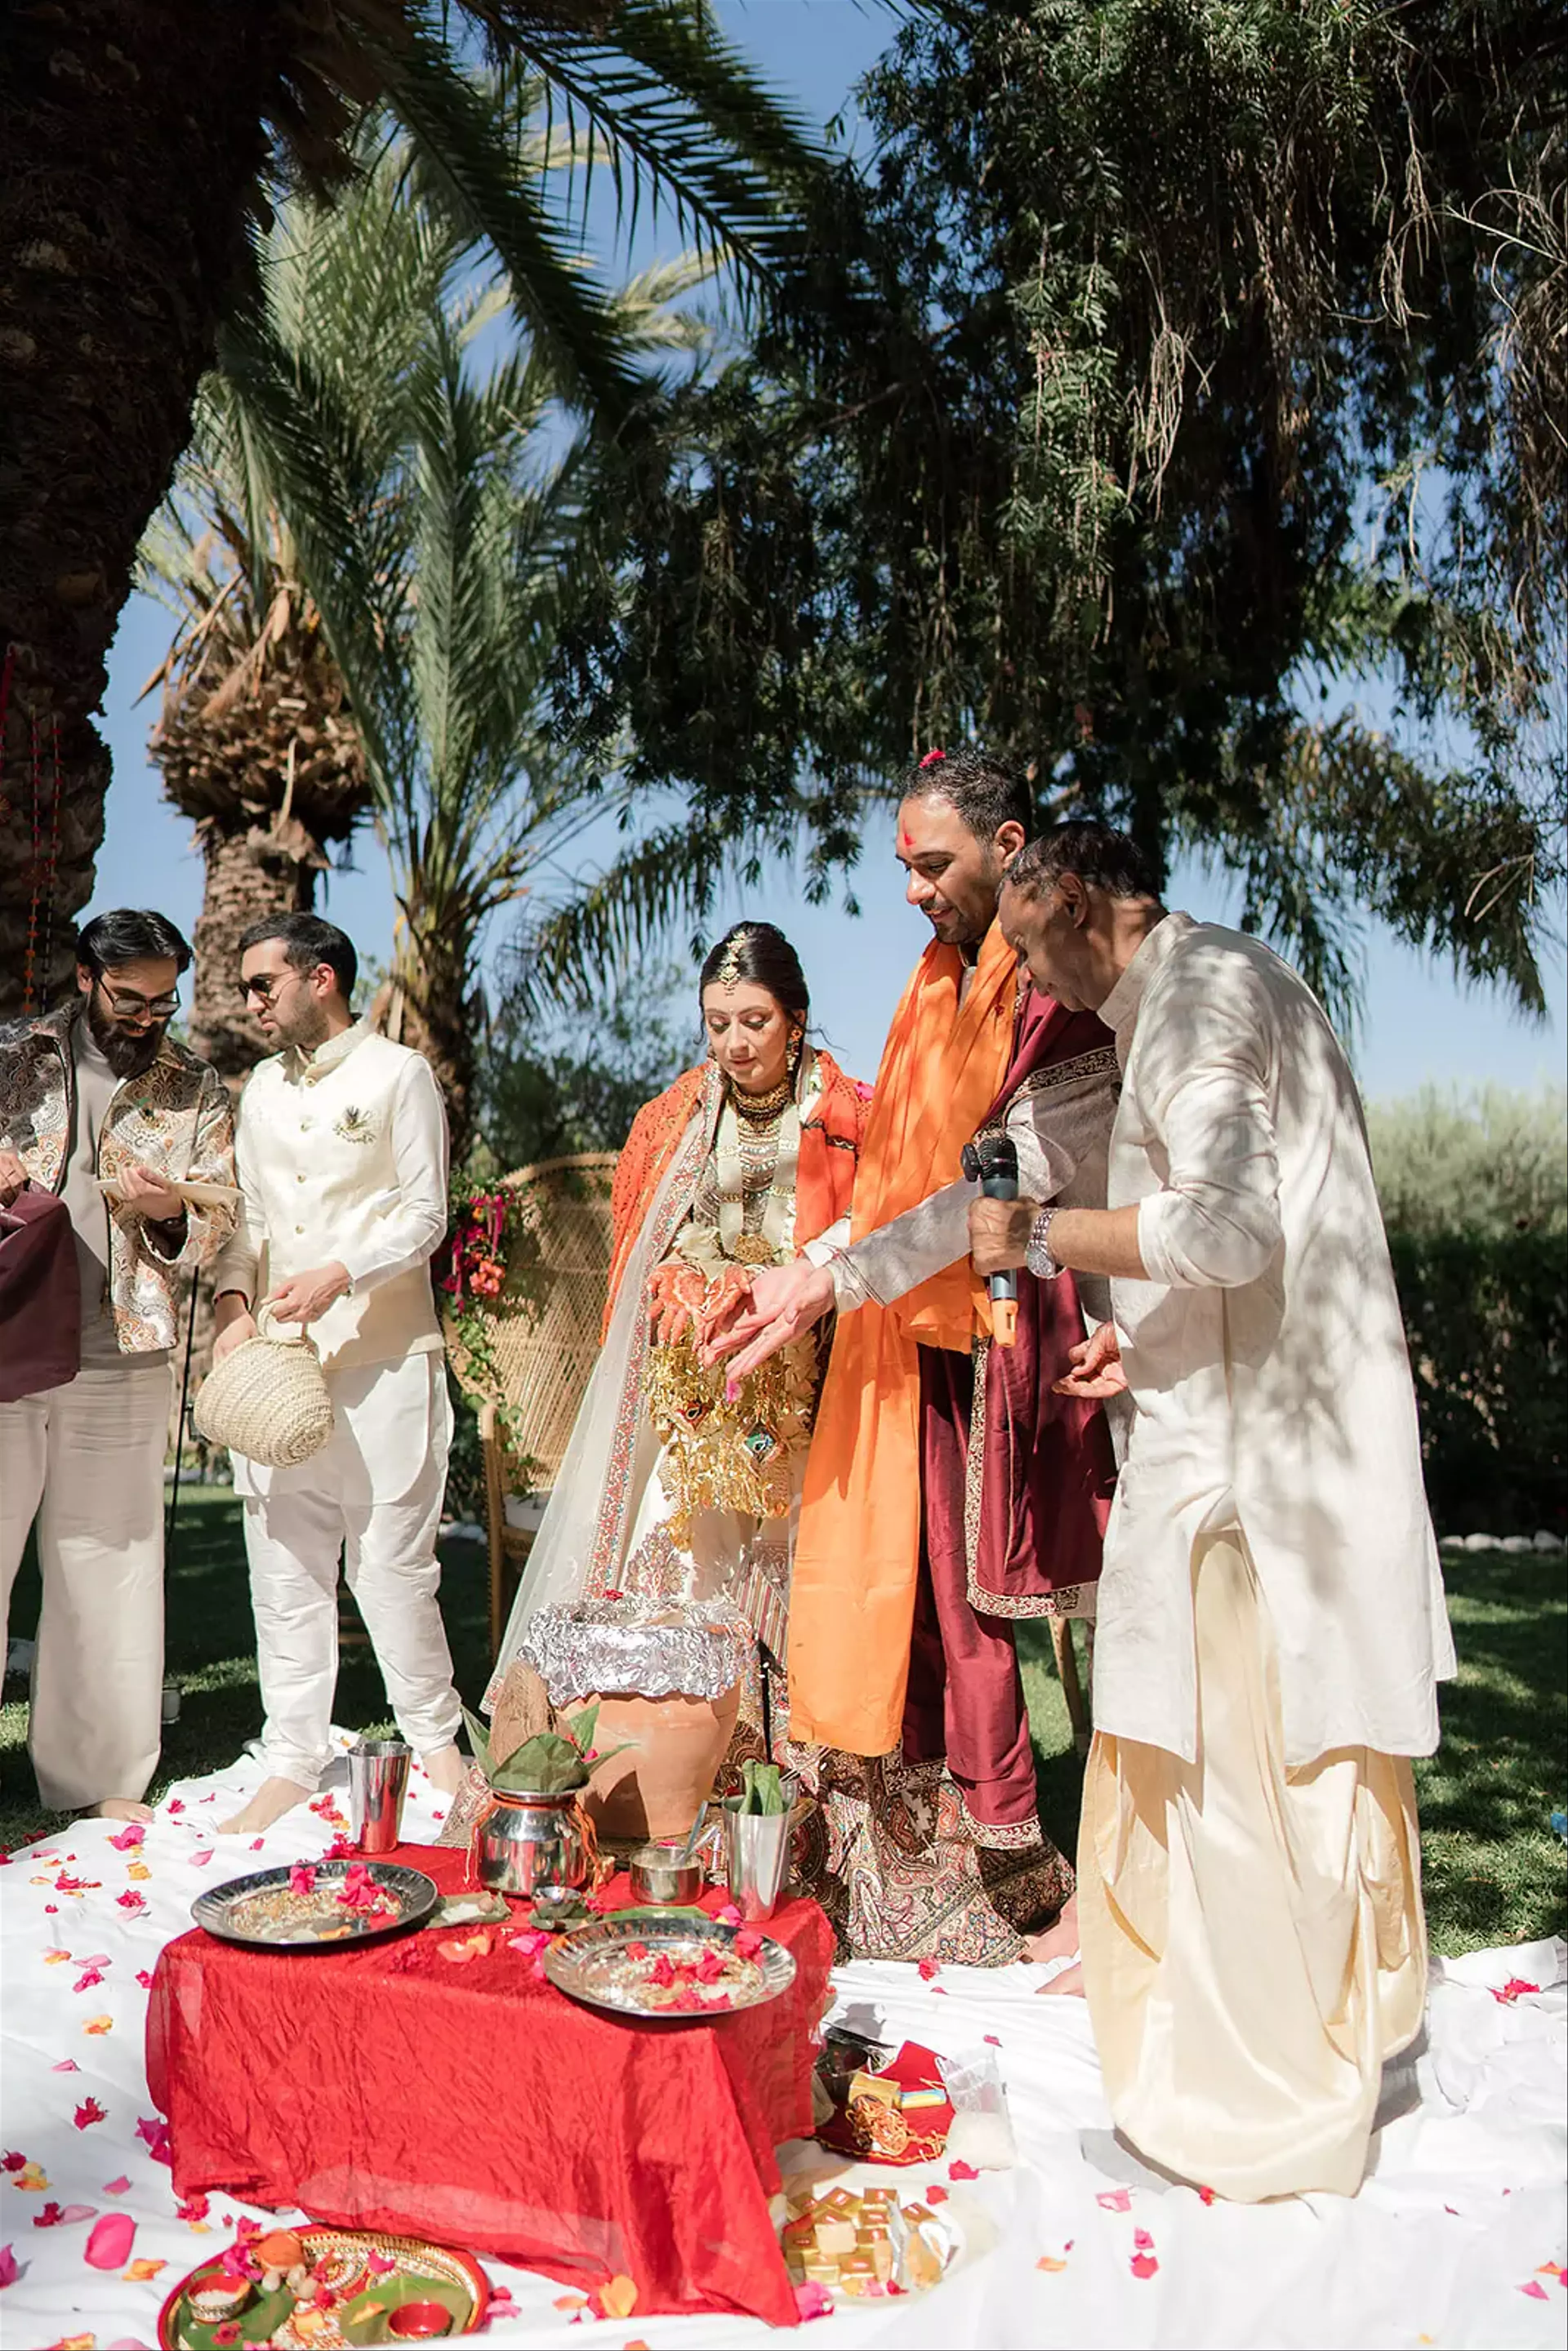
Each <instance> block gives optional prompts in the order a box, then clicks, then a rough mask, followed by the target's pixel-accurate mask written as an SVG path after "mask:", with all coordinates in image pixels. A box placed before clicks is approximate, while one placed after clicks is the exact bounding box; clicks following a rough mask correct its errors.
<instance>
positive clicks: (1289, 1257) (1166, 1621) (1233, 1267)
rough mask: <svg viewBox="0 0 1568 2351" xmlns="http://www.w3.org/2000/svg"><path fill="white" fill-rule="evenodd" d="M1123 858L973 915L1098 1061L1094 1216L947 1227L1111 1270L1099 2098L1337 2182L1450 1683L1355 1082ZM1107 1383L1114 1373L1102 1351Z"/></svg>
mask: <svg viewBox="0 0 1568 2351" xmlns="http://www.w3.org/2000/svg"><path fill="white" fill-rule="evenodd" d="M1018 872H1019V879H1018V882H1017V884H1016V885H1015V886H1011V887H1009V890H1008V891H1007V892H1006V893H1004V898H1003V907H1002V922H1003V925H1004V928H1005V929H1006V930H1007V932H1008V935H1009V938H1011V939H1012V940H1013V942H1014V944H1015V945H1016V946H1018V947H1019V951H1020V952H1021V953H1023V954H1025V955H1026V956H1028V959H1029V963H1030V970H1031V972H1032V973H1033V975H1034V977H1035V978H1036V980H1037V982H1038V983H1039V984H1040V986H1042V987H1050V988H1051V990H1052V992H1053V993H1054V994H1056V995H1057V996H1058V998H1060V999H1061V1000H1062V1001H1065V1002H1072V1001H1074V1000H1077V1001H1080V1002H1084V1003H1087V1004H1088V1005H1090V1006H1092V1008H1096V1009H1098V1010H1099V1012H1100V1014H1101V1017H1102V1019H1103V1020H1104V1021H1105V1022H1106V1024H1107V1026H1109V1027H1110V1028H1111V1029H1112V1030H1113V1033H1114V1035H1115V1039H1116V1050H1117V1055H1118V1058H1119V1060H1120V1061H1121V1062H1122V1064H1123V1070H1124V1080H1123V1089H1122V1097H1121V1102H1120V1105H1119V1108H1118V1112H1117V1116H1116V1122H1115V1125H1114V1128H1113V1135H1112V1144H1111V1158H1110V1168H1109V1175H1108V1186H1107V1197H1108V1207H1107V1209H1106V1210H1104V1211H1102V1212H1100V1213H1098V1214H1096V1213H1094V1212H1092V1211H1083V1210H1073V1209H1061V1210H1058V1211H1055V1212H1052V1211H1051V1210H1049V1209H1040V1208H1039V1207H1037V1204H1034V1203H1024V1204H1019V1206H1018V1207H1016V1208H1014V1209H1012V1210H1011V1211H1009V1209H1007V1208H1005V1207H1000V1206H998V1207H994V1208H992V1207H985V1206H982V1207H979V1208H977V1209H976V1210H975V1212H974V1214H973V1218H972V1230H973V1233H974V1237H975V1239H976V1263H977V1266H978V1267H979V1268H980V1270H983V1271H984V1270H991V1269H993V1268H994V1267H995V1266H996V1265H997V1264H998V1263H1001V1262H1015V1263H1016V1262H1018V1261H1019V1259H1021V1260H1022V1261H1023V1262H1025V1263H1026V1264H1028V1265H1029V1266H1030V1270H1033V1271H1034V1272H1036V1274H1037V1275H1038V1276H1039V1277H1040V1278H1042V1279H1049V1278H1051V1274H1052V1273H1053V1272H1054V1270H1056V1268H1057V1267H1058V1266H1059V1265H1070V1266H1072V1267H1075V1268H1079V1269H1082V1270H1085V1271H1092V1272H1098V1273H1108V1274H1110V1275H1111V1276H1112V1277H1113V1284H1112V1290H1113V1325H1109V1326H1106V1328H1105V1329H1104V1330H1103V1332H1097V1333H1096V1334H1095V1335H1094V1337H1093V1338H1092V1339H1091V1340H1090V1341H1089V1342H1087V1343H1086V1345H1085V1348H1084V1350H1083V1351H1082V1354H1083V1363H1082V1370H1081V1372H1080V1374H1077V1375H1075V1376H1076V1377H1077V1378H1078V1380H1079V1381H1080V1382H1081V1384H1082V1392H1086V1393H1103V1391H1104V1389H1105V1388H1106V1387H1107V1386H1108V1385H1110V1384H1120V1383H1121V1382H1122V1381H1124V1384H1125V1386H1126V1388H1127V1389H1128V1390H1129V1391H1130V1393H1131V1396H1132V1401H1133V1405H1134V1423H1133V1429H1132V1435H1131V1437H1130V1440H1129V1445H1128V1450H1127V1459H1126V1463H1125V1467H1124V1470H1123V1473H1122V1479H1121V1483H1120V1487H1119V1490H1118V1493H1117V1498H1116V1503H1115V1507H1114V1510H1113V1515H1112V1520H1111V1525H1110V1529H1109V1531H1108V1533H1107V1537H1106V1544H1105V1564H1104V1572H1103V1579H1102V1583H1101V1589H1100V1620H1099V1640H1098V1648H1097V1656H1096V1664H1095V1685H1094V1714H1095V1722H1096V1737H1095V1741H1094V1747H1093V1750H1092V1755H1091V1759H1090V1765H1089V1771H1088V1776H1087V1779H1086V1782H1085V1787H1084V1805H1083V1818H1082V1832H1081V1843H1080V1854H1079V1903H1080V1917H1079V1928H1080V1936H1081V1942H1082V1955H1083V1977H1084V1989H1085V1991H1087V1994H1088V1998H1089V2001H1090V2006H1091V2010H1092V2016H1093V2021H1094V2028H1095V2036H1096V2041H1097V2043H1098V2045H1099V2049H1100V2053H1101V2060H1102V2064H1103V2069H1104V2074H1105V2082H1106V2088H1107V2092H1108V2094H1109V2096H1110V2100H1111V2105H1112V2110H1113V2114H1114V2115H1115V2117H1116V2120H1117V2122H1118V2124H1119V2125H1120V2126H1121V2127H1122V2129H1123V2130H1124V2133H1125V2134H1126V2135H1127V2137H1129V2138H1131V2139H1132V2140H1133V2141H1134V2144H1135V2145H1136V2146H1138V2147H1140V2148H1142V2149H1143V2151H1144V2152H1145V2154H1147V2155H1149V2156H1151V2157H1153V2158H1155V2159H1156V2160H1157V2161H1158V2162H1160V2163H1161V2164H1163V2165H1164V2166H1166V2168H1169V2169H1171V2170H1174V2171H1176V2172H1179V2173H1181V2174H1183V2175H1184V2176H1186V2178H1189V2179H1197V2180H1198V2181H1200V2182H1202V2183H1204V2184H1207V2186H1210V2187H1212V2188H1215V2189H1218V2190H1220V2191H1221V2192H1222V2193H1224V2194H1227V2195H1229V2196H1233V2197H1237V2198H1240V2199H1258V2198H1261V2197H1266V2196H1271V2195H1279V2194H1286V2193H1291V2192H1292V2191H1300V2190H1306V2189H1336V2190H1339V2191H1341V2192H1343V2193H1347V2194H1348V2193H1352V2192H1354V2189H1355V2188H1356V2187H1357V2185H1358V2184H1359V2182H1360V2179H1361V2176H1362V2171H1363V2168H1364V2160H1365V2154H1366V2147H1367V2141H1368V2137H1369V2134H1370V2131H1371V2126H1372V2121H1373V2116H1374V2113H1375V2107H1376V2102H1377V2095H1378V2088H1379V2083H1380V2077H1381V2068H1382V2063H1383V2061H1384V2059H1385V2057H1387V2056H1390V2055H1392V2054H1394V2053H1396V2051H1397V2050H1398V2049H1399V2048H1401V2047H1403V2046H1404V2045H1405V2044H1406V2043H1407V2042H1408V2041H1409V2040H1411V2039H1412V2038H1413V2037H1414V2035H1415V2033H1416V2031H1417V2030H1418V2028H1419V2025H1420V2022H1421V2015H1422V2008H1423V2001H1424V1994H1425V1982H1426V1937H1425V1928H1424V1923H1423V1918H1422V1912H1421V1902H1420V1870H1419V1853H1418V1845H1417V1840H1416V1814H1415V1801H1414V1793H1413V1789H1412V1783H1411V1775H1410V1765H1409V1761H1408V1759H1409V1758H1410V1757H1411V1756H1414V1755H1425V1754H1429V1753H1431V1751H1432V1750H1433V1749H1434V1748H1435V1747H1436V1745H1437V1696H1436V1684H1437V1680H1438V1679H1439V1678H1441V1677H1444V1676H1446V1675H1448V1674H1450V1673H1452V1671H1453V1670H1454V1657H1453V1648H1452V1644H1451V1641H1450V1639H1449V1635H1448V1620H1447V1615H1446V1613H1445V1609H1444V1604H1443V1594H1442V1585H1441V1581H1440V1577H1439V1573H1438V1567H1437V1547H1436V1543H1435V1541H1434V1540H1433V1535H1432V1529H1431V1523H1430V1520H1429V1519H1428V1516H1427V1504H1426V1499H1425V1494H1424V1491H1423V1488H1422V1481H1421V1458H1420V1444H1419V1436H1418V1430H1417V1426H1416V1405H1415V1397H1414V1393H1413V1390H1412V1385H1411V1381H1410V1372H1409V1364H1408V1361H1407V1357H1406V1349H1405V1339H1404V1331H1403V1326H1402V1323H1401V1319H1400V1314H1399V1305H1398V1300H1397V1297H1396V1292H1395V1287H1394V1280H1393V1274H1392V1270H1391V1269H1390V1265H1389V1259H1388V1252H1387V1248H1386V1245H1385V1239H1384V1234H1383V1226H1382V1220H1381V1217H1380V1215H1379V1210H1378V1205H1377V1196H1376V1192H1375V1186H1374V1183H1373V1175H1372V1167H1371V1162H1370V1158H1369V1155H1368V1151H1367V1145H1366V1137H1365V1132H1364V1125H1363V1122H1362V1116H1361V1109H1360V1103H1359V1101H1358V1098H1357V1095H1356V1091H1355V1085H1354V1080H1353V1078H1352V1075H1351V1072H1350V1069H1349V1066H1348V1064H1347V1063H1346V1061H1345V1059H1344V1055H1343V1052H1342V1050H1341V1049H1340V1046H1339V1044H1338V1042H1337V1040H1335V1038H1334V1035H1333V1030H1332V1029H1331V1028H1330V1027H1329V1024H1328V1021H1327V1020H1326V1019H1325V1018H1324V1016H1323V1013H1322V1008H1321V1007H1320V1006H1319V1005H1318V1003H1317V1001H1316V999H1315V998H1314V997H1313V996H1312V993H1311V991H1310V990H1309V989H1308V988H1307V987H1306V986H1305V985H1304V983H1303V982H1302V981H1301V978H1300V977H1298V976H1297V974H1296V973H1295V972H1293V971H1291V969H1290V967H1289V966H1287V965H1286V964H1284V963H1282V962H1281V960H1280V959H1279V957H1278V956H1274V955H1272V954H1271V953H1270V951H1269V949H1268V948H1267V947H1265V946H1262V945H1261V944H1260V942H1259V941H1258V940H1256V939H1253V938H1249V937H1247V936H1244V935H1241V934H1240V933H1238V932H1233V931H1228V930H1222V929H1220V928H1218V926H1216V925H1207V924H1197V923H1194V922H1193V921H1192V920H1191V918H1190V917H1189V916H1187V915H1186V914H1165V913H1164V911H1163V909H1162V908H1161V907H1160V906H1159V904H1158V903H1157V901H1156V899H1155V896H1154V893H1153V892H1152V891H1151V890H1150V889H1148V887H1147V886H1146V883H1145V877H1144V876H1143V874H1142V872H1141V871H1140V861H1139V860H1138V859H1137V856H1136V852H1135V851H1134V850H1133V849H1132V846H1131V844H1130V843H1128V842H1126V841H1124V839H1123V838H1122V836H1120V835H1117V834H1114V833H1112V832H1110V831H1108V829H1107V828H1104V827H1101V826H1097V825H1092V824H1075V825H1072V826H1068V827H1064V828H1062V831H1061V835H1059V836H1054V837H1052V836H1048V838H1047V839H1046V841H1042V842H1038V843H1036V844H1034V845H1033V847H1032V849H1031V850H1030V851H1029V852H1025V858H1024V860H1023V861H1020V865H1019V869H1018ZM1118 1355H1119V1359H1120V1368H1119V1370H1118V1368H1117V1357H1118Z"/></svg>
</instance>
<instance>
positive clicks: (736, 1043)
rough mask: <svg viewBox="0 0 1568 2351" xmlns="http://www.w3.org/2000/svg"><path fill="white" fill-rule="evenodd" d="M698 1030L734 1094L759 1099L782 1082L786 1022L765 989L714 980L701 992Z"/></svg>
mask: <svg viewBox="0 0 1568 2351" xmlns="http://www.w3.org/2000/svg"><path fill="white" fill-rule="evenodd" d="M703 1026H704V1027H705V1028H706V1030H707V1039H708V1044H709V1046H710V1047H711V1049H712V1051H713V1057H714V1060H715V1061H716V1062H717V1063H718V1066H719V1068H720V1069H721V1070H722V1071H724V1074H725V1076H726V1077H727V1079H728V1080H729V1081H730V1083H731V1084H732V1085H733V1086H735V1087H736V1088H737V1091H738V1092H741V1093H743V1094H765V1093H767V1092H768V1091H769V1089H770V1088H772V1087H774V1086H776V1085H779V1084H780V1083H781V1082H782V1081H783V1077H784V1072H785V1071H786V1070H787V1069H788V1068H789V1040H790V1021H789V1014H788V1013H787V1012H786V1011H785V1009H784V1007H783V1006H782V1005H781V1004H780V1003H779V998H777V997H776V996H775V995H773V994H772V993H771V991H770V990H769V989H768V988H766V987H758V985H757V982H756V981H755V980H750V979H742V980H737V982H736V983H735V985H734V986H733V987H725V986H724V984H723V983H722V982H721V981H719V980H714V981H713V982H712V983H711V984H710V985H709V986H708V987H705V988H704V990H703Z"/></svg>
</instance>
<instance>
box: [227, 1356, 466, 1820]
mask: <svg viewBox="0 0 1568 2351" xmlns="http://www.w3.org/2000/svg"><path fill="white" fill-rule="evenodd" d="M432 1365H434V1369H433V1370H432V1369H431V1368H430V1367H431V1366H432ZM403 1369H404V1367H402V1366H398V1367H397V1369H396V1371H394V1372H392V1375H391V1378H390V1379H389V1380H388V1382H387V1385H388V1389H389V1392H390V1391H392V1389H393V1388H394V1387H400V1386H402V1385H404V1384H407V1382H406V1380H402V1379H400V1378H399V1374H401V1373H402V1371H403ZM413 1370H414V1373H415V1374H417V1378H418V1380H419V1381H420V1382H422V1383H423V1382H425V1381H426V1380H427V1379H428V1386H427V1389H426V1393H427V1394H428V1395H429V1397H430V1403H429V1405H428V1409H427V1418H426V1420H425V1422H424V1424H423V1426H424V1429H425V1430H426V1431H427V1434H426V1437H425V1443H424V1449H423V1458H419V1459H417V1460H416V1461H412V1462H409V1463H408V1464H407V1465H406V1472H407V1482H406V1483H405V1484H404V1485H403V1489H402V1492H401V1493H400V1494H399V1495H398V1498H397V1499H396V1500H395V1501H377V1500H374V1499H370V1497H371V1493H372V1492H373V1489H374V1485H375V1483H377V1482H380V1483H382V1484H383V1486H384V1483H385V1482H386V1481H385V1479H384V1478H383V1479H381V1480H375V1479H372V1478H371V1476H370V1475H369V1474H368V1472H367V1465H366V1460H365V1444H364V1440H365V1439H366V1437H367V1436H368V1435H369V1433H370V1432H369V1430H368V1428H367V1426H366V1423H367V1420H370V1421H372V1422H373V1419H374V1417H375V1399H374V1395H373V1387H374V1384H375V1383H374V1381H373V1379H368V1378H367V1377H366V1376H365V1375H362V1374H361V1375H358V1376H352V1375H348V1374H345V1375H343V1376H342V1381H341V1385H342V1387H343V1389H344V1390H345V1391H346V1392H347V1395H346V1396H342V1395H340V1394H339V1388H338V1383H337V1382H336V1381H335V1380H334V1378H333V1375H332V1374H329V1386H331V1387H332V1390H333V1405H334V1409H335V1410H336V1411H337V1412H338V1416H339V1425H338V1428H337V1430H336V1432H335V1433H334V1435H333V1437H331V1439H330V1440H329V1443H328V1444H327V1445H326V1446H324V1447H323V1448H322V1450H321V1451H320V1452H319V1454H317V1455H316V1456H315V1457H314V1458H313V1459H311V1460H310V1461H308V1462H306V1463H304V1464H302V1466H301V1467H300V1468H298V1470H292V1471H290V1472H288V1473H287V1480H285V1479H283V1478H281V1477H276V1476H275V1477H274V1478H273V1479H271V1480H270V1481H269V1487H268V1490H267V1492H266V1493H255V1492H251V1493H247V1494H246V1497H245V1543H246V1555H247V1557H248V1559H249V1561H250V1592H251V1604H252V1606H253V1607H254V1609H255V1611H256V1659H257V1665H258V1667H259V1669H260V1676H261V1696H262V1703H263V1705H264V1706H265V1708H266V1710H267V1722H266V1727H265V1729H263V1732H262V1751H263V1756H264V1760H265V1761H266V1765H267V1771H268V1773H269V1774H272V1775H274V1776H276V1777H277V1778H278V1779H283V1780H292V1781H294V1782H297V1783H298V1786H300V1787H302V1788H314V1787H315V1786H316V1784H317V1782H318V1781H319V1778H320V1776H321V1773H322V1771H324V1770H325V1768H326V1765H327V1762H328V1760H329V1755H330V1753H331V1746H330V1730H331V1722H332V1697H333V1692H334V1690H335V1688H336V1686H337V1680H338V1569H339V1562H340V1560H341V1562H342V1563H343V1572H344V1575H345V1578H346V1580H347V1583H348V1586H349V1589H350V1592H351V1593H353V1595H354V1598H355V1600H356V1601H357V1602H358V1604H359V1608H360V1613H361V1615H362V1616H363V1618H364V1620H365V1625H366V1629H367V1631H368V1632H369V1634H370V1636H371V1646H372V1647H373V1648H374V1650H375V1653H376V1662H377V1664H378V1665H379V1666H380V1667H381V1669H382V1680H383V1682H384V1683H385V1685H386V1692H387V1698H388V1700H389V1702H390V1704H391V1707H392V1713H393V1715H394V1717H395V1718H396V1721H397V1726H398V1729H399V1730H400V1731H401V1732H402V1736H403V1738H404V1739H406V1740H407V1741H408V1743H409V1745H410V1746H411V1747H412V1748H413V1750H414V1752H415V1753H416V1754H419V1755H428V1754H430V1753H431V1752H432V1751H433V1750H434V1749H435V1748H437V1747H445V1746H447V1745H449V1744H450V1742H451V1741H452V1740H455V1738H456V1736H457V1733H458V1729H459V1728H460V1726H461V1723H462V1719H463V1710H462V1708H461V1707H460V1705H459V1704H458V1699H457V1693H456V1691H455V1689H454V1687H453V1686H452V1653H451V1651H450V1649H449V1648H448V1647H447V1645H446V1629H445V1626H444V1625H443V1623H442V1621H441V1609H440V1605H439V1604H438V1602H437V1599H436V1591H437V1587H438V1586H439V1584H440V1582H441V1563H440V1562H439V1561H438V1559H437V1558H436V1555H435V1538H436V1533H437V1531H438V1529H439V1527H440V1524H441V1504H442V1498H443V1496H444V1493H445V1490H446V1457H447V1452H448V1449H449V1447H450V1445H451V1432H452V1413H451V1406H450V1405H448V1403H447V1400H446V1392H445V1387H444V1381H443V1376H442V1374H441V1371H440V1364H439V1359H437V1358H435V1357H424V1358H420V1359H417V1361H416V1363H415V1364H414V1366H413ZM361 1389H363V1390H365V1391H366V1393H365V1394H364V1395H363V1396H361ZM350 1398H351V1403H350V1408H349V1409H348V1410H344V1409H343V1408H342V1407H343V1405H344V1403H345V1401H347V1400H348V1399H350Z"/></svg>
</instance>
